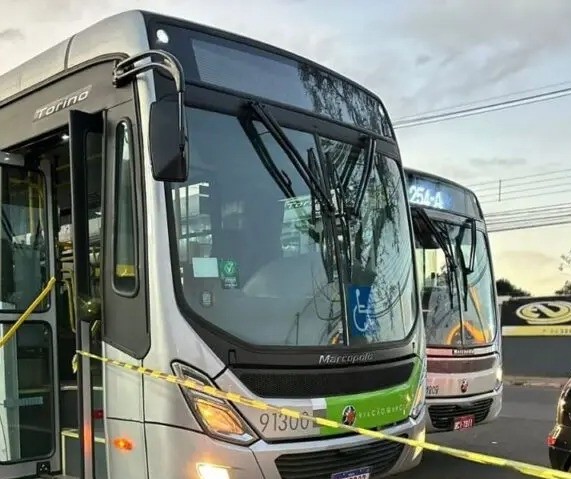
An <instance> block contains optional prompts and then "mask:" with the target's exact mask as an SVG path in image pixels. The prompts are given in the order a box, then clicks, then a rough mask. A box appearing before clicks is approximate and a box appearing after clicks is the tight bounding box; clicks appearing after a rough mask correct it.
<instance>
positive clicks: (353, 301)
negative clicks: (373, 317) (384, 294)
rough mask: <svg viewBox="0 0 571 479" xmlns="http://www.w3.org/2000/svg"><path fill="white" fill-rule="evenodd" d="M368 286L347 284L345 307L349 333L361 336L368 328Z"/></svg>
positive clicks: (369, 294) (369, 288)
mask: <svg viewBox="0 0 571 479" xmlns="http://www.w3.org/2000/svg"><path fill="white" fill-rule="evenodd" d="M370 296H371V287H370V286H348V287H347V308H348V310H349V311H348V313H349V314H348V316H349V319H350V321H349V323H350V330H351V335H353V336H362V335H363V334H364V333H366V332H367V330H368V329H369V322H370V311H369V298H370Z"/></svg>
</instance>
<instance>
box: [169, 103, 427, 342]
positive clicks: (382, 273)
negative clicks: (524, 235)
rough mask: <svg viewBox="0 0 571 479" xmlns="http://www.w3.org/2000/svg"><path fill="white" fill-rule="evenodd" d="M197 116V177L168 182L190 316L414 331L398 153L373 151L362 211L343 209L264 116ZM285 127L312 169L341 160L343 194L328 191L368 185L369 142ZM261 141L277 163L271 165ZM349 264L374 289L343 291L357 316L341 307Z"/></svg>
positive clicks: (345, 337)
mask: <svg viewBox="0 0 571 479" xmlns="http://www.w3.org/2000/svg"><path fill="white" fill-rule="evenodd" d="M188 124H189V135H190V137H191V143H190V144H191V152H190V157H191V161H190V164H189V175H188V181H187V182H186V183H184V184H180V183H177V184H171V185H170V192H169V194H168V195H167V201H168V202H170V205H169V207H170V211H171V214H170V215H169V216H170V217H171V218H170V221H169V228H170V234H171V235H172V236H173V241H172V244H174V245H176V246H175V250H174V251H173V261H174V262H175V264H176V271H180V275H179V274H177V275H175V280H176V281H180V284H179V285H178V290H179V291H180V293H181V296H182V298H181V299H182V300H183V301H184V302H186V305H187V306H188V308H185V309H187V310H189V311H192V315H189V316H191V317H189V319H190V320H191V321H200V322H201V323H202V324H204V325H207V327H210V328H214V329H218V330H221V331H223V332H224V333H226V334H230V335H231V336H233V337H235V338H238V339H240V340H242V341H245V342H247V343H250V344H254V345H261V346H319V345H347V343H349V344H371V343H383V342H392V341H397V340H401V339H404V338H405V337H406V336H407V335H408V333H409V332H410V331H411V329H412V327H413V325H414V320H415V315H416V307H417V305H416V303H415V294H416V293H415V285H414V274H413V263H412V261H413V259H412V258H413V250H412V244H411V242H410V229H409V223H408V217H407V203H406V198H405V190H404V187H403V183H402V179H401V175H400V172H399V166H398V164H397V162H396V161H395V160H392V159H390V158H387V157H385V156H382V155H380V154H378V153H375V154H374V155H373V156H372V157H373V159H374V162H373V168H372V171H371V174H370V175H369V180H368V183H367V184H366V185H365V189H364V196H363V200H362V204H361V208H360V210H359V214H358V216H357V217H356V218H355V217H351V218H349V217H346V218H339V215H338V214H337V215H329V213H326V212H325V211H323V203H322V202H320V201H318V199H319V198H316V195H315V189H314V188H311V189H310V187H309V186H308V184H307V182H305V181H304V180H303V179H302V177H301V175H300V174H299V173H298V171H297V170H296V168H295V167H294V165H293V163H292V162H291V161H290V160H289V159H288V157H287V156H286V154H285V152H284V149H283V148H282V146H280V144H279V143H278V142H277V141H276V140H275V139H274V137H273V136H272V135H271V134H270V133H269V132H268V131H267V130H266V129H265V127H264V126H263V124H262V123H261V122H259V121H257V120H254V121H252V122H251V125H250V126H251V127H253V129H254V130H253V131H248V125H245V124H244V122H242V121H241V120H240V119H239V118H237V117H235V116H232V115H227V114H222V113H216V112H212V111H206V110H202V109H197V108H190V107H189V108H188ZM283 131H284V133H285V135H286V136H287V139H288V140H289V141H290V142H291V143H292V144H293V145H294V146H295V148H296V149H297V151H298V152H299V153H300V155H301V156H302V157H303V159H304V161H306V164H307V166H308V167H309V169H310V170H311V169H312V163H315V162H317V163H318V165H317V166H315V165H313V167H314V170H315V171H317V170H321V171H324V170H326V169H327V168H328V167H329V168H330V169H331V170H332V171H333V170H334V174H332V175H329V178H328V183H327V184H326V185H325V186H326V188H325V190H327V192H329V191H330V190H336V189H339V188H340V187H341V185H342V184H343V181H342V178H344V177H346V176H347V175H348V176H349V177H348V179H347V184H346V189H345V190H344V191H345V192H346V194H345V195H343V196H340V197H336V195H334V194H333V193H331V196H330V198H331V199H332V203H333V204H334V207H335V210H336V212H337V213H338V212H339V211H340V210H342V208H340V204H339V202H340V201H341V202H342V203H343V202H350V201H351V199H352V197H353V196H354V195H352V192H354V191H355V190H356V189H358V187H359V183H360V181H361V178H362V177H363V168H364V163H365V161H364V159H365V157H366V151H365V149H366V148H365V146H364V145H357V144H349V143H346V142H343V141H339V140H336V139H334V138H325V137H322V136H319V135H316V134H314V133H306V132H303V131H300V130H294V129H291V128H284V129H283ZM261 152H262V153H263V154H265V155H268V156H269V157H271V163H272V164H273V165H274V166H275V168H276V170H277V171H278V174H270V172H269V170H268V167H267V165H266V164H265V163H264V161H263V160H262V158H261V156H262V153H261ZM324 163H326V164H324ZM348 165H351V167H350V168H347V166H348ZM347 172H349V173H347ZM344 175H345V176H344ZM277 177H279V178H281V183H280V181H277V180H276V178H277ZM284 181H285V184H286V187H284V184H283V183H284ZM345 206H350V205H345ZM322 211H323V213H322ZM347 216H349V215H347ZM339 223H341V226H342V227H339ZM335 249H336V250H337V251H338V253H337V254H333V250H335ZM340 272H342V274H341V276H342V277H347V278H349V279H350V281H351V284H352V285H359V286H365V287H366V289H363V291H367V294H363V295H361V296H360V297H359V298H357V299H355V298H353V297H348V299H347V301H346V305H347V309H348V311H352V309H351V308H354V307H357V306H359V308H361V306H362V308H364V309H362V310H361V309H359V311H365V310H366V314H361V316H359V318H358V320H357V324H358V327H354V323H355V321H354V315H352V314H348V315H345V314H343V311H342V306H341V305H342V302H341V294H342V292H344V291H343V288H344V287H345V286H344V283H343V281H340ZM348 296H350V293H349V295H348ZM357 303H358V304H357ZM346 317H349V319H350V321H345V319H344V318H346Z"/></svg>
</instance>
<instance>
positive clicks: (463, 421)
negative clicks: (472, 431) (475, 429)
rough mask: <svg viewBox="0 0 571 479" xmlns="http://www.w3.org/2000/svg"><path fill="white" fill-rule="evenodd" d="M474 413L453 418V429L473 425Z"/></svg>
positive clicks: (456, 429)
mask: <svg viewBox="0 0 571 479" xmlns="http://www.w3.org/2000/svg"><path fill="white" fill-rule="evenodd" d="M474 419H475V418H474V415H471V416H460V417H456V418H454V430H455V431H458V430H460V429H467V428H469V427H472V426H474Z"/></svg>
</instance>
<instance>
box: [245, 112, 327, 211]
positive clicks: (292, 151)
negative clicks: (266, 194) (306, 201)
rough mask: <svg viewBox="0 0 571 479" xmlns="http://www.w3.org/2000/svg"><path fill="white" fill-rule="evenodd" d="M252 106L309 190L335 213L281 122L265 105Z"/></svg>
mask: <svg viewBox="0 0 571 479" xmlns="http://www.w3.org/2000/svg"><path fill="white" fill-rule="evenodd" d="M249 106H250V108H251V109H252V110H253V111H254V112H255V113H256V115H257V116H258V118H259V120H260V121H261V122H262V124H263V125H264V127H265V128H266V129H267V130H268V132H269V133H270V135H272V137H273V138H274V140H276V142H277V144H278V145H279V146H280V147H281V148H282V150H283V151H284V153H285V154H286V155H287V157H288V158H289V160H290V161H291V162H292V164H293V166H294V167H295V169H296V170H297V172H298V173H299V175H300V176H301V178H302V179H303V181H305V183H306V184H307V186H308V187H309V190H310V191H311V193H312V194H314V195H315V196H316V197H317V198H318V199H319V203H320V204H321V207H322V208H323V209H325V212H326V213H327V214H333V213H334V212H335V207H334V205H333V203H332V201H331V199H330V198H329V195H328V194H327V193H326V192H325V191H324V190H323V187H322V186H321V184H320V183H319V181H318V179H316V178H315V176H314V175H312V173H311V171H310V170H309V167H308V166H307V165H306V164H305V162H304V161H303V158H302V157H301V155H300V154H299V152H298V151H297V148H296V147H295V146H294V145H293V143H292V142H291V141H290V139H289V138H288V137H287V135H286V134H285V133H284V131H283V130H282V127H281V126H280V125H279V123H278V122H277V121H276V120H275V119H274V118H273V117H272V115H271V114H270V113H269V112H268V111H267V110H266V109H265V108H264V106H263V105H261V104H260V103H257V102H250V103H249Z"/></svg>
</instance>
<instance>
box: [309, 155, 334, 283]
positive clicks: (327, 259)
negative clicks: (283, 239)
mask: <svg viewBox="0 0 571 479" xmlns="http://www.w3.org/2000/svg"><path fill="white" fill-rule="evenodd" d="M307 164H308V166H309V170H310V171H311V172H312V173H313V174H314V175H315V176H316V177H319V176H320V175H321V172H320V167H319V162H318V160H317V158H316V156H315V153H313V149H311V148H310V149H308V150H307ZM326 187H327V186H326ZM315 203H316V200H315V198H314V197H313V196H312V197H311V221H312V222H313V224H314V225H316V224H317V212H316V205H315ZM321 222H322V225H321V231H320V232H323V233H325V232H326V233H327V234H322V235H321V237H320V239H319V244H320V246H321V247H320V250H321V259H322V260H323V265H324V267H325V272H326V274H327V281H328V282H329V283H331V282H332V281H333V268H334V263H333V261H334V257H333V255H334V254H335V244H334V241H335V240H334V238H333V235H334V234H335V228H334V226H333V224H332V223H333V220H332V218H331V216H330V215H321ZM322 243H325V248H324V247H323V246H322Z"/></svg>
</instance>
